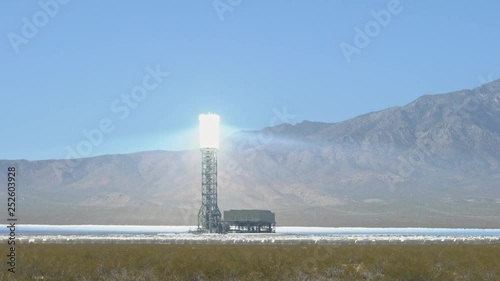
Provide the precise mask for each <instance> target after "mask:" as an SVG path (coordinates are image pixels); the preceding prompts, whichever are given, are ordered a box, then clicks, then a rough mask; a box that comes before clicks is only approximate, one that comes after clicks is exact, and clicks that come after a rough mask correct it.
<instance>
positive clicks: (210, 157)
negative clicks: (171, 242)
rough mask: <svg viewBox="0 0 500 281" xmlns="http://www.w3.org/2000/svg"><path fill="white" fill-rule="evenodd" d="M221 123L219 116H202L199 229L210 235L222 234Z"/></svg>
mask: <svg viewBox="0 0 500 281" xmlns="http://www.w3.org/2000/svg"><path fill="white" fill-rule="evenodd" d="M219 123H220V117H219V115H217V114H211V113H208V114H201V115H200V150H201V208H200V211H199V212H198V229H199V230H200V231H203V232H209V233H221V232H222V224H221V213H220V210H219V206H218V205H217V151H218V149H219V131H220V125H219Z"/></svg>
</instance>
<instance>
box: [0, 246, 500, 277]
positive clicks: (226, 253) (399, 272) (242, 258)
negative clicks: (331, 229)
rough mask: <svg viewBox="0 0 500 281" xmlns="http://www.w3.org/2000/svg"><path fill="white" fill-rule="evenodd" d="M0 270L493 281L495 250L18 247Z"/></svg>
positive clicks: (497, 272) (497, 265) (498, 263)
mask: <svg viewBox="0 0 500 281" xmlns="http://www.w3.org/2000/svg"><path fill="white" fill-rule="evenodd" d="M4 247H5V246H4ZM4 259H5V257H4ZM0 269H1V272H0V280H117V281H118V280H119V281H125V280H144V281H154V280H412V281H415V280H422V281H423V280H446V281H448V280H471V281H472V280H474V281H475V280H490V281H493V280H500V245H498V244H496V245H328V246H327V245H308V244H299V245H165V244H160V245H159V244H156V245H154V244H146V245H126V244H21V245H18V247H17V265H16V273H15V274H12V273H9V272H8V271H7V264H6V263H5V262H2V263H1V266H0Z"/></svg>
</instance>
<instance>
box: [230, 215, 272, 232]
mask: <svg viewBox="0 0 500 281" xmlns="http://www.w3.org/2000/svg"><path fill="white" fill-rule="evenodd" d="M222 223H223V225H224V231H225V232H233V233H261V232H265V233H274V232H275V228H276V220H275V215H274V213H273V212H271V211H268V210H229V211H224V220H223V222H222Z"/></svg>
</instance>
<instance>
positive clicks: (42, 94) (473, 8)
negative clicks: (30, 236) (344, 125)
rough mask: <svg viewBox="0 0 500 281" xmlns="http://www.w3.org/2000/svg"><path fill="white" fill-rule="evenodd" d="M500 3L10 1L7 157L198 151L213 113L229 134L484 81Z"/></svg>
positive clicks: (4, 73) (0, 76)
mask: <svg viewBox="0 0 500 281" xmlns="http://www.w3.org/2000/svg"><path fill="white" fill-rule="evenodd" d="M214 3H215V4H214ZM231 3H232V4H231ZM231 5H232V6H231ZM499 10H500V2H498V1H481V2H479V3H477V2H473V1H439V2H438V1H410V0H401V1H395V0H390V1H387V0H385V1H347V0H345V1H334V0H331V1H329V0H314V1H305V0H275V1H264V0H260V1H258V0H252V1H247V0H243V1H238V0H232V1H228V0H220V1H218V2H217V1H215V2H214V1H213V0H206V1H170V0H163V1H159V0H158V1H94V0H89V1H76V0H72V1H68V0H64V1H63V0H60V2H57V1H56V0H42V1H39V2H37V1H16V0H5V1H1V2H0V36H2V38H3V39H2V40H1V41H0V67H1V73H0V95H1V103H0V106H1V111H0V114H1V122H2V124H1V129H0V159H30V160H36V159H50V158H66V157H72V158H75V157H86V156H95V155H101V154H109V153H129V152H135V151H144V150H155V149H162V150H179V149H189V148H193V147H196V144H197V139H196V126H197V122H198V120H197V118H198V114H200V113H205V112H215V113H219V114H220V115H221V119H222V121H223V130H224V134H226V135H227V134H229V133H231V132H234V131H235V130H240V129H259V128H262V127H266V126H269V125H270V124H276V123H277V122H281V121H282V120H284V121H288V122H290V123H297V122H301V121H303V120H311V121H324V122H338V121H342V120H346V119H349V118H352V117H355V116H357V115H360V114H364V113H367V112H370V111H376V110H381V109H384V108H387V107H391V106H396V105H404V104H406V103H408V102H411V101H412V100H414V99H415V98H417V97H419V96H421V95H423V94H430V93H443V92H450V91H454V90H459V89H463V88H473V87H476V86H478V85H479V84H481V82H484V81H485V80H488V79H497V78H499V77H500V56H499V55H498V54H499V50H500V39H499V36H498V30H500V18H499V17H498V11H499ZM376 15H378V16H376ZM377 17H378V19H377ZM359 30H361V32H362V33H364V34H363V35H359V34H358V31H359ZM360 36H361V37H363V36H364V37H365V38H364V39H365V40H364V41H363V40H361V39H360ZM356 37H358V38H356ZM366 39H367V40H366ZM361 41H363V42H361ZM356 42H357V43H358V44H356ZM360 42H361V43H363V44H360ZM342 44H343V46H346V45H349V46H351V47H352V48H355V49H356V52H354V53H352V54H351V55H349V56H346V55H345V53H344V52H343V49H342V48H341V46H342ZM352 48H351V49H350V50H351V51H352V50H353V49H352ZM152 73H153V74H152ZM155 73H156V74H155ZM166 73H168V75H167V74H166ZM146 88H147V89H146ZM132 93H134V94H135V96H132ZM127 96H128V100H127ZM131 97H132V98H133V99H132V100H130V98H131ZM134 97H135V99H134ZM285 113H286V114H285ZM284 115H286V116H285V117H286V118H277V117H283V116H284ZM96 130H98V131H100V133H96V132H97V131H96ZM84 131H86V132H87V134H85V133H84ZM99 134H101V135H99ZM89 135H90V137H88V136H89ZM82 142H87V143H86V144H82ZM88 144H91V145H90V146H89V145H88ZM79 145H80V146H79ZM78 149H79V150H78ZM69 151H74V152H76V153H70V152H69ZM69 154H75V155H72V156H71V155H70V156H68V155H69Z"/></svg>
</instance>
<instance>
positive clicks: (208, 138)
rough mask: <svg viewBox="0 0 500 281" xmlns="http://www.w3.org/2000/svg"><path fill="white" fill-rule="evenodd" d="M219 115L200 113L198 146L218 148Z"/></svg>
mask: <svg viewBox="0 0 500 281" xmlns="http://www.w3.org/2000/svg"><path fill="white" fill-rule="evenodd" d="M219 123H220V117H219V115H217V114H211V113H208V114H200V147H201V148H216V149H218V148H219V133H220V125H219Z"/></svg>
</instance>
